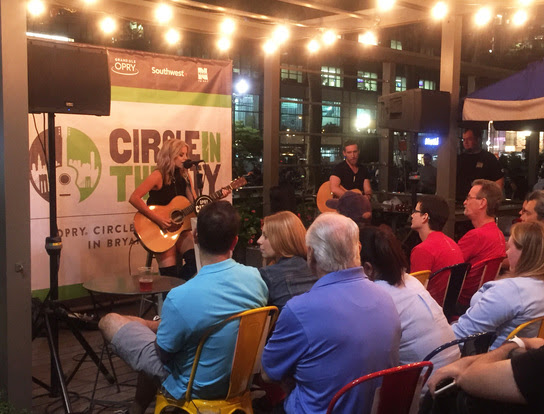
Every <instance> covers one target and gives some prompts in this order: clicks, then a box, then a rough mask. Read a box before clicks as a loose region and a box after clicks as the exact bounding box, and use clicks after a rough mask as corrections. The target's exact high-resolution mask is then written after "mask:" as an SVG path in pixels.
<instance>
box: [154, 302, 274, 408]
mask: <svg viewBox="0 0 544 414" xmlns="http://www.w3.org/2000/svg"><path fill="white" fill-rule="evenodd" d="M277 316H278V308H276V307H275V306H266V307H263V308H258V309H251V310H248V311H245V312H241V313H238V314H236V315H233V316H231V317H229V318H227V319H226V320H224V321H223V322H222V323H221V324H219V325H218V326H214V327H213V328H212V329H210V330H208V332H206V333H205V334H204V336H203V337H202V339H201V340H200V343H199V345H198V348H197V350H196V355H195V360H194V363H193V368H192V370H191V376H190V378H189V384H188V386H187V392H186V393H185V399H183V400H175V399H172V398H167V397H165V396H164V395H163V394H161V393H159V394H157V401H156V404H155V414H161V413H166V412H169V411H170V409H168V407H172V408H177V409H181V410H182V412H186V413H191V414H193V413H194V414H199V413H204V412H213V413H218V414H219V413H221V414H232V413H235V412H236V413H238V412H242V413H250V414H253V409H252V408H251V395H250V391H249V387H250V386H251V379H252V377H253V374H254V373H256V372H257V371H258V370H259V369H260V356H261V353H262V350H263V348H264V344H265V342H266V337H267V335H268V333H269V332H270V330H271V328H272V327H273V326H274V323H275V322H276V318H277ZM235 319H239V320H240V326H239V328H238V336H237V339H236V347H235V349H234V357H233V360H232V368H231V374H230V384H229V391H228V393H227V395H226V397H225V399H223V400H199V399H192V396H191V393H192V387H193V381H194V379H195V375H196V371H197V368H198V364H199V360H200V354H201V353H202V349H203V348H204V344H205V342H206V340H207V339H208V337H209V336H210V335H211V334H213V333H214V332H217V331H218V330H219V329H221V328H222V327H223V326H224V325H225V324H227V323H228V322H230V321H232V320H235ZM163 410H164V411H163ZM176 412H179V411H176Z"/></svg>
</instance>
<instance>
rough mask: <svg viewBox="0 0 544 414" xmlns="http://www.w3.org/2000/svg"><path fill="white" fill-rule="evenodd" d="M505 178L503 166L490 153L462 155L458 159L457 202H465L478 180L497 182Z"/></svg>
mask: <svg viewBox="0 0 544 414" xmlns="http://www.w3.org/2000/svg"><path fill="white" fill-rule="evenodd" d="M503 177H504V174H503V172H502V167H501V164H500V163H499V160H498V159H497V157H495V156H494V155H493V154H491V153H490V152H487V151H484V150H481V151H480V152H478V153H475V154H469V153H466V152H464V153H462V154H461V155H459V157H458V158H457V189H456V197H455V198H456V199H457V201H463V200H464V199H465V198H466V196H467V195H468V192H469V191H470V189H471V187H472V182H473V181H474V180H476V179H478V178H483V179H485V180H490V181H497V180H499V179H501V178H503Z"/></svg>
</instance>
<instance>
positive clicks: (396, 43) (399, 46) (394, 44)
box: [391, 40, 402, 50]
mask: <svg viewBox="0 0 544 414" xmlns="http://www.w3.org/2000/svg"><path fill="white" fill-rule="evenodd" d="M391 49H397V50H402V42H401V41H400V40H391Z"/></svg>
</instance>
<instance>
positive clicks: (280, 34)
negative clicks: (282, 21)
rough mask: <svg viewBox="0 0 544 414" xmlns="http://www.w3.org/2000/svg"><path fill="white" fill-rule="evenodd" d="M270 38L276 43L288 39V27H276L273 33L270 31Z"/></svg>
mask: <svg viewBox="0 0 544 414" xmlns="http://www.w3.org/2000/svg"><path fill="white" fill-rule="evenodd" d="M272 39H274V40H275V41H276V42H278V43H284V42H285V41H286V40H287V39H289V29H288V28H287V27H285V26H283V25H280V26H278V27H276V29H275V30H274V33H272Z"/></svg>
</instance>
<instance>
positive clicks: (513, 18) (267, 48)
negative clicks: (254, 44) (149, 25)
mask: <svg viewBox="0 0 544 414" xmlns="http://www.w3.org/2000/svg"><path fill="white" fill-rule="evenodd" d="M98 1H100V0H81V3H82V6H85V7H87V8H90V7H92V6H93V5H94V4H96V3H97V2H98ZM102 1H104V0H102ZM176 3H178V2H176ZM531 3H532V0H517V1H516V2H515V3H513V4H512V5H511V6H510V7H508V8H507V9H508V16H507V23H509V24H512V25H514V26H522V25H523V24H525V23H526V21H527V19H528V13H529V11H530V7H531V5H532V4H531ZM46 4H47V3H46V0H28V2H27V11H28V13H29V15H30V16H31V17H32V18H38V17H39V16H41V15H43V14H44V13H45V12H46V9H47V5H46ZM394 6H395V0H377V4H376V9H377V10H378V11H379V12H380V13H387V12H388V11H390V10H392V9H393V8H394ZM504 9H505V6H504V3H503V4H501V10H504ZM449 13H450V5H449V4H448V2H446V1H438V2H437V3H435V4H434V6H433V7H431V8H430V9H429V14H430V16H431V17H432V18H433V19H435V20H443V19H445V18H447V16H448V15H449ZM173 16H174V8H173V6H172V5H171V4H168V3H164V2H163V3H157V5H156V8H155V12H154V19H155V21H156V23H157V24H158V25H160V26H161V27H164V29H165V30H164V38H165V40H166V42H167V43H168V44H170V45H176V44H179V43H180V42H181V41H182V36H181V32H180V29H179V28H175V27H169V26H168V25H169V24H170V23H171V21H172V18H173ZM359 17H361V16H359ZM494 18H495V19H503V18H504V16H503V14H501V13H500V12H499V9H498V8H497V9H494V8H493V7H492V6H482V7H480V8H479V9H477V11H476V12H475V13H474V15H473V19H474V24H475V26H477V27H485V26H486V25H488V24H489V23H490V22H491V21H493V19H494ZM261 20H262V16H261ZM291 26H292V27H291ZM295 26H299V25H297V24H293V25H288V24H271V27H272V30H271V34H270V36H269V37H268V38H266V39H264V40H263V44H262V47H263V50H264V52H265V53H274V52H276V51H277V50H278V48H279V47H280V45H282V44H283V43H285V42H287V41H288V40H289V38H290V36H291V29H296V27H295ZM99 27H100V29H101V30H102V31H103V32H104V33H105V34H113V33H115V31H116V30H118V25H117V21H116V19H115V17H112V16H104V17H103V18H102V20H101V21H100V24H99ZM236 30H237V23H236V20H235V18H232V17H225V18H224V20H223V21H222V22H220V24H219V27H218V39H217V43H216V45H217V48H218V49H219V50H220V51H223V52H224V51H228V50H229V49H230V48H231V46H232V44H233V36H234V35H235V33H236ZM316 31H317V34H316V35H315V36H314V37H311V38H309V39H308V40H307V45H306V46H307V49H308V51H309V52H310V53H316V52H318V51H319V50H321V49H322V48H327V47H330V46H332V45H333V44H334V43H335V42H336V40H337V39H338V38H340V37H341V35H340V34H338V33H337V32H336V31H335V30H332V29H328V28H317V30H316ZM34 35H36V34H34ZM358 41H359V43H362V44H364V45H377V44H378V37H377V35H376V33H375V30H366V31H365V32H364V33H361V34H359V36H358Z"/></svg>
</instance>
